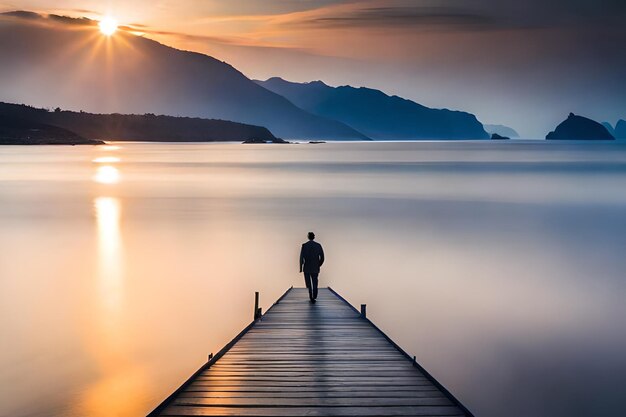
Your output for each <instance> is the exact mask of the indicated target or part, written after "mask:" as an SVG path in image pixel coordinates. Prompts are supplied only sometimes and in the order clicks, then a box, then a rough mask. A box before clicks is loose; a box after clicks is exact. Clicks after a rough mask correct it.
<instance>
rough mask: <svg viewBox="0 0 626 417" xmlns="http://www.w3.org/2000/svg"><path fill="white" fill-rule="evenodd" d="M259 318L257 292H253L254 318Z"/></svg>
mask: <svg viewBox="0 0 626 417" xmlns="http://www.w3.org/2000/svg"><path fill="white" fill-rule="evenodd" d="M258 318H259V292H258V291H256V292H255V293H254V319H255V320H256V319H258Z"/></svg>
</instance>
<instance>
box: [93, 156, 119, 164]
mask: <svg viewBox="0 0 626 417" xmlns="http://www.w3.org/2000/svg"><path fill="white" fill-rule="evenodd" d="M92 162H95V163H96V164H114V163H116V162H120V158H118V157H117V156H100V157H98V158H96V159H94V160H93V161H92Z"/></svg>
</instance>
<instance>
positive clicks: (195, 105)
mask: <svg viewBox="0 0 626 417" xmlns="http://www.w3.org/2000/svg"><path fill="white" fill-rule="evenodd" d="M0 59H1V62H2V65H0V92H1V93H0V94H1V95H0V99H1V100H3V101H10V102H22V103H31V104H34V105H37V106H43V107H50V106H57V105H58V106H61V107H63V108H69V109H76V110H78V109H82V110H85V111H88V112H91V113H135V114H144V113H155V114H167V115H172V116H177V115H184V116H189V117H202V118H212V119H224V120H232V121H237V122H241V123H248V124H253V125H259V126H265V127H267V128H269V129H270V130H271V131H272V132H273V133H274V134H276V135H279V136H284V137H290V138H302V139H316V138H324V139H342V140H353V139H358V140H366V139H368V138H367V137H366V136H364V135H363V134H361V133H359V132H357V131H356V130H354V129H353V128H351V127H349V126H346V125H345V124H343V123H341V122H338V121H335V120H329V119H326V118H324V117H320V116H318V115H314V114H311V113H309V112H307V111H304V110H302V109H300V108H298V107H297V106H295V105H294V104H293V103H291V102H290V101H289V100H287V99H286V98H284V97H282V96H280V95H278V94H276V93H273V92H271V91H268V90H267V89H265V88H263V87H261V86H259V85H257V84H256V83H254V82H252V81H251V80H250V79H248V78H247V77H246V76H244V75H243V74H242V73H241V72H239V71H237V70H236V69H235V68H233V67H232V66H230V65H229V64H227V63H225V62H221V61H219V60H217V59H215V58H212V57H210V56H207V55H203V54H199V53H194V52H188V51H181V50H177V49H174V48H171V47H168V46H165V45H163V44H160V43H158V42H155V41H153V40H150V39H147V38H144V37H141V36H136V35H133V34H131V33H129V32H127V31H125V30H118V31H117V32H116V33H115V35H113V36H111V37H106V36H103V35H102V34H101V33H100V32H99V30H98V27H97V24H96V22H95V21H92V20H89V19H72V18H67V17H62V16H56V15H47V16H42V15H38V14H35V13H31V12H12V13H5V14H1V15H0Z"/></svg>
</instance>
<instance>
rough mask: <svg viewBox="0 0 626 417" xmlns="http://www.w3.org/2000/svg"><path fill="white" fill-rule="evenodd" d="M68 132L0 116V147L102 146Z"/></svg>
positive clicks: (42, 124)
mask: <svg viewBox="0 0 626 417" xmlns="http://www.w3.org/2000/svg"><path fill="white" fill-rule="evenodd" d="M102 144H104V142H102V141H99V140H91V139H85V138H84V137H82V136H80V135H77V134H76V133H74V132H71V131H69V130H66V129H63V128H60V127H57V126H51V125H47V124H44V123H36V122H33V121H30V120H22V119H18V118H15V117H7V116H4V115H1V114H0V145H102Z"/></svg>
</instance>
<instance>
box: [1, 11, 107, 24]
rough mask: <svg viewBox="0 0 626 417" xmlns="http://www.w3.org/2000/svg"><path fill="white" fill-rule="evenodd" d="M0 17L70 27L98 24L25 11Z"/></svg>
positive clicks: (84, 19) (6, 13)
mask: <svg viewBox="0 0 626 417" xmlns="http://www.w3.org/2000/svg"><path fill="white" fill-rule="evenodd" d="M0 16H3V17H9V18H14V19H20V20H30V21H36V22H41V23H60V24H62V25H72V26H94V25H97V23H98V22H96V21H95V20H92V19H88V18H86V17H81V18H74V17H68V16H61V15H57V14H42V13H36V12H31V11H27V10H14V11H10V12H4V13H0Z"/></svg>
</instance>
